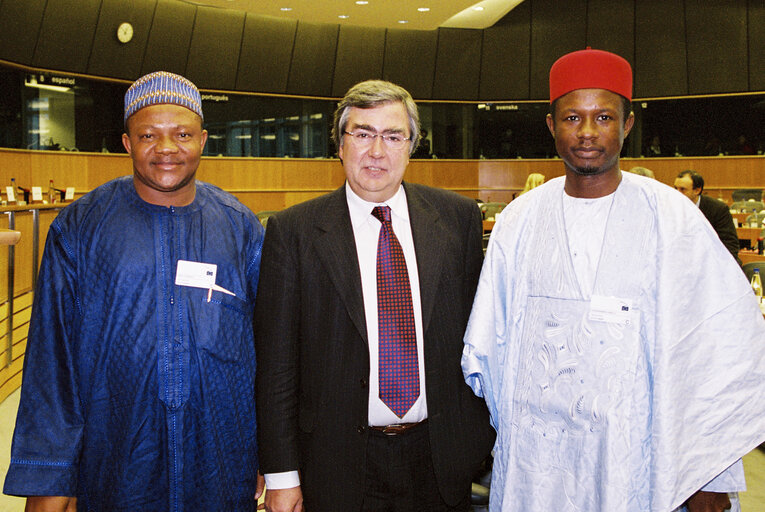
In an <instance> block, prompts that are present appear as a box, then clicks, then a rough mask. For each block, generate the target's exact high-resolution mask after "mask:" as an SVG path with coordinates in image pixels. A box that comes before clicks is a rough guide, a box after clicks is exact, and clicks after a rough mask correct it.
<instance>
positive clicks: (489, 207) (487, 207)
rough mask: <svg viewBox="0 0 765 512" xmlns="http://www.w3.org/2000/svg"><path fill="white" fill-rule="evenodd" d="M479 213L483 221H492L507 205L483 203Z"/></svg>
mask: <svg viewBox="0 0 765 512" xmlns="http://www.w3.org/2000/svg"><path fill="white" fill-rule="evenodd" d="M480 206H481V213H482V214H483V218H484V219H485V220H494V218H495V217H496V216H497V214H498V213H500V212H501V211H502V210H504V209H505V206H507V203H483V204H482V205H480Z"/></svg>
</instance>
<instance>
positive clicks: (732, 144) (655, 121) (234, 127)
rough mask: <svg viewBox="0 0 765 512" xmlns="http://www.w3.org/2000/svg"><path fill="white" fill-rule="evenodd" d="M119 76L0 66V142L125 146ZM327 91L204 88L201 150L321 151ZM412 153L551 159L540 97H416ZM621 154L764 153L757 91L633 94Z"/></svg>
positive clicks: (325, 145) (330, 105)
mask: <svg viewBox="0 0 765 512" xmlns="http://www.w3.org/2000/svg"><path fill="white" fill-rule="evenodd" d="M127 87H128V84H127V83H119V82H113V81H107V80H97V79H88V78H82V77H74V76H69V75H65V74H57V73H41V72H34V73H33V72H29V71H25V70H21V69H16V68H12V67H9V66H2V65H0V88H2V90H3V91H4V94H3V95H0V146H2V147H8V148H26V149H39V150H59V151H96V152H120V153H121V152H124V149H123V147H122V142H121V135H122V132H123V128H122V109H123V103H122V102H123V95H124V93H125V90H126V89H127ZM336 101H337V100H335V99H326V100H323V99H309V98H297V97H284V96H268V95H258V94H241V93H229V92H227V93H221V92H207V91H202V103H203V110H204V112H205V128H206V129H207V130H208V132H209V134H210V136H209V140H208V143H207V147H206V148H205V154H206V155H209V156H233V157H288V158H329V157H333V156H335V148H334V144H332V142H331V140H330V133H331V128H332V115H333V111H334V108H335V105H336ZM418 105H419V107H420V117H421V124H422V128H423V130H424V131H423V136H424V137H423V144H422V147H420V148H419V149H418V150H417V153H416V154H415V158H454V159H484V158H485V159H508V158H512V159H514V158H553V157H554V155H555V147H554V145H553V141H552V137H551V136H550V133H549V131H548V130H547V126H546V124H545V116H546V115H547V112H548V104H547V102H545V101H536V102H529V101H523V102H511V101H508V102H493V103H485V102H459V103H458V102H418ZM633 109H634V112H635V118H636V122H635V127H634V128H633V130H632V133H631V134H630V136H629V137H628V139H627V141H626V142H625V147H624V150H623V152H622V155H623V156H630V157H640V156H645V157H656V156H661V157H672V156H701V155H737V154H762V153H763V150H765V147H764V145H765V130H763V128H762V127H763V126H765V93H761V94H741V95H721V96H709V97H687V98H668V99H650V100H641V99H638V100H636V101H634V102H633Z"/></svg>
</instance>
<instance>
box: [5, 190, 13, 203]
mask: <svg viewBox="0 0 765 512" xmlns="http://www.w3.org/2000/svg"><path fill="white" fill-rule="evenodd" d="M5 195H7V196H8V202H9V203H14V202H16V191H15V190H13V187H5Z"/></svg>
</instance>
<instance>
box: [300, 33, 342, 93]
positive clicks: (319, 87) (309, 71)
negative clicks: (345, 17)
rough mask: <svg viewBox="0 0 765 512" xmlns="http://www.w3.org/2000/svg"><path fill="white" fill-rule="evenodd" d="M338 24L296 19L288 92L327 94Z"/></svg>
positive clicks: (332, 67)
mask: <svg viewBox="0 0 765 512" xmlns="http://www.w3.org/2000/svg"><path fill="white" fill-rule="evenodd" d="M339 29H340V27H339V26H338V25H321V24H317V23H304V22H302V21H301V22H299V23H298V26H297V33H296V36H295V50H294V51H293V53H292V64H291V66H290V75H289V78H288V80H287V92H288V93H290V94H305V95H308V96H330V95H331V94H332V77H333V76H334V74H335V72H334V69H335V53H336V51H337V35H338V31H339Z"/></svg>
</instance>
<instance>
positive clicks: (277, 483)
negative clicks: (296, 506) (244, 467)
mask: <svg viewBox="0 0 765 512" xmlns="http://www.w3.org/2000/svg"><path fill="white" fill-rule="evenodd" d="M263 478H265V479H266V489H273V490H276V489H291V488H293V487H300V475H298V472H297V471H285V472H283V473H266V474H265V475H263Z"/></svg>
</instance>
